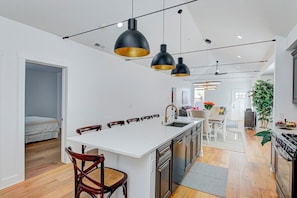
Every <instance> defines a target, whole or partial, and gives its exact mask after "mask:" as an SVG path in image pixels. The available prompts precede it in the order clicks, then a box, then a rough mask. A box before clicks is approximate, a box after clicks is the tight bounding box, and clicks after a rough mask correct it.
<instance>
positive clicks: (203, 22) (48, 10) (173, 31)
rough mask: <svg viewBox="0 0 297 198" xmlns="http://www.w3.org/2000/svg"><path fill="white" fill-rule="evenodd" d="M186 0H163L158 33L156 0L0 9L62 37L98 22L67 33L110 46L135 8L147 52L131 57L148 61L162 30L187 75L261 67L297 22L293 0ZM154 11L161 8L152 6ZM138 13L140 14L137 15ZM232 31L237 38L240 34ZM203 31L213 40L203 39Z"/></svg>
mask: <svg viewBox="0 0 297 198" xmlns="http://www.w3.org/2000/svg"><path fill="white" fill-rule="evenodd" d="M186 2H191V0H188V1H186V0H170V1H169V0H164V4H165V8H166V11H165V12H164V16H165V17H164V33H163V12H161V11H160V10H162V9H163V1H162V0H150V1H147V0H134V1H133V11H132V1H131V0H108V1H103V0H43V1H40V0H26V1H24V0H1V1H0V15H1V16H4V17H7V18H10V19H13V20H16V21H19V22H21V23H24V24H27V25H30V26H33V27H36V28H38V29H41V30H44V31H47V32H50V33H53V34H55V35H57V36H59V37H61V39H62V38H63V37H65V36H71V35H74V34H77V33H80V32H84V31H88V30H92V29H96V28H99V29H98V30H96V31H92V32H89V33H85V34H81V35H78V36H73V37H70V38H69V39H71V40H73V41H76V42H79V43H82V44H84V45H87V46H90V47H92V48H95V49H98V50H101V51H105V52H107V53H111V54H114V52H113V47H114V43H115V41H116V39H117V37H118V36H119V35H120V34H121V33H122V32H124V31H125V30H126V29H127V22H126V21H127V20H128V19H129V18H131V17H132V15H133V16H134V17H136V18H137V21H138V25H137V26H138V30H139V31H140V32H142V33H143V34H144V36H145V37H146V38H147V40H148V42H149V44H150V48H151V53H150V55H149V56H147V57H144V58H139V59H132V60H130V61H134V62H136V63H139V64H141V65H143V66H145V67H148V68H149V67H150V63H151V60H152V58H153V56H154V55H156V54H157V53H158V52H159V50H160V44H161V43H162V42H163V35H164V41H165V43H166V44H167V51H168V52H169V53H171V54H173V56H174V58H175V60H176V62H177V58H178V57H179V55H180V52H181V55H182V57H183V58H184V63H185V64H186V65H187V66H188V67H189V68H190V69H191V76H190V77H183V78H184V79H185V80H189V81H192V82H197V81H203V80H214V79H215V80H217V79H227V78H228V79H229V78H250V77H251V76H254V75H255V74H257V73H258V72H257V71H259V70H261V68H263V67H267V68H271V67H268V66H267V65H270V64H271V61H270V60H271V56H272V55H273V47H274V42H273V41H272V40H273V39H274V36H275V35H282V36H287V35H288V33H289V32H290V31H291V30H292V28H293V27H294V26H295V25H296V24H297V12H296V8H297V1H296V0H197V1H194V2H191V3H188V4H185V5H182V6H177V7H176V5H179V4H183V3H186ZM171 7H173V8H171ZM167 8H168V9H167ZM169 8H170V9H169ZM179 9H183V13H182V15H179V14H178V13H177V11H178V10H179ZM155 11H160V12H156V13H154V14H150V13H152V12H155ZM146 14H148V15H146ZM142 15H146V16H143V17H139V16H142ZM180 17H181V21H182V23H181V24H180ZM120 21H125V22H124V26H123V27H122V28H117V26H116V25H111V24H116V23H117V22H120ZM108 25H111V26H108ZM102 26H108V27H105V28H101V27H102ZM180 26H181V27H180ZM180 30H182V33H181V34H180ZM237 35H241V36H242V37H243V38H242V39H238V38H236V36H237ZM180 38H181V39H180ZM206 38H207V39H210V40H211V41H212V42H211V44H206V43H205V42H204V40H205V39H206ZM180 40H181V45H180ZM264 41H267V42H264ZM95 43H98V44H99V45H100V46H99V47H96V46H94V44H95ZM114 55H115V54H114ZM115 56H117V55H115ZM238 56H241V58H238ZM123 58H124V57H123ZM124 59H125V58H124ZM216 60H218V61H219V70H220V72H224V73H225V72H227V73H228V74H226V75H219V76H215V75H214V73H215V70H216V68H215V64H216ZM127 61H128V60H127ZM266 61H267V62H266ZM270 71H271V69H270ZM272 71H273V70H272ZM160 72H164V73H166V74H170V71H160Z"/></svg>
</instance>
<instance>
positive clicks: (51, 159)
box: [25, 61, 63, 179]
mask: <svg viewBox="0 0 297 198" xmlns="http://www.w3.org/2000/svg"><path fill="white" fill-rule="evenodd" d="M25 66H26V75H25V76H26V79H25V116H26V118H25V120H27V118H29V117H30V118H31V117H34V118H35V117H36V118H37V119H40V120H41V119H42V120H43V119H45V120H47V119H53V120H55V123H54V124H55V125H56V127H55V128H54V130H53V129H52V125H50V124H51V123H50V124H47V123H46V122H47V121H45V123H44V124H43V123H41V124H40V125H37V124H36V125H37V127H36V128H34V129H33V130H32V131H31V130H30V132H29V133H33V131H34V136H33V138H32V139H33V140H30V142H27V141H26V143H25V179H29V178H31V177H33V176H36V175H38V174H41V173H43V172H46V171H48V170H50V169H53V168H56V167H57V166H60V165H61V164H62V162H61V144H62V141H61V140H62V139H63V138H62V133H63V130H62V128H63V127H62V90H63V88H62V82H63V79H62V76H63V75H62V71H63V69H62V67H59V66H49V65H46V64H44V63H36V62H31V61H26V65H25ZM36 122H37V121H36ZM26 123H27V122H26ZM43 126H44V128H43ZM27 129H28V127H25V139H26V140H27V135H28V131H29V130H27ZM35 133H36V137H38V138H36V140H34V137H35ZM39 133H40V135H39ZM30 135H31V134H30ZM39 137H41V138H39Z"/></svg>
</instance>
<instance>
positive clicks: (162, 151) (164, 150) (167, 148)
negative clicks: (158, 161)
mask: <svg viewBox="0 0 297 198" xmlns="http://www.w3.org/2000/svg"><path fill="white" fill-rule="evenodd" d="M169 150H170V146H168V147H166V148H165V149H163V150H161V151H160V155H164V153H166V152H167V151H169Z"/></svg>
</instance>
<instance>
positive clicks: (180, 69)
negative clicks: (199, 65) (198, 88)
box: [171, 9, 190, 77]
mask: <svg viewBox="0 0 297 198" xmlns="http://www.w3.org/2000/svg"><path fill="white" fill-rule="evenodd" d="M182 12H183V10H182V9H180V10H178V12H177V13H178V14H180V41H179V42H180V57H179V58H178V63H177V65H176V67H175V69H173V70H171V76H176V77H180V76H190V70H189V68H188V66H187V65H185V64H184V63H183V58H182V57H181V32H182V31H181V26H182V25H181V22H182V20H181V13H182Z"/></svg>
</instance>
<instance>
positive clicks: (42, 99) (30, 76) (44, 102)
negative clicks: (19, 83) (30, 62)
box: [25, 69, 58, 119]
mask: <svg viewBox="0 0 297 198" xmlns="http://www.w3.org/2000/svg"><path fill="white" fill-rule="evenodd" d="M57 88H58V74H57V72H48V71H38V70H36V69H26V84H25V89H26V90H25V115H29V116H30V115H34V116H44V117H51V118H56V119H58V107H57V105H58V91H57Z"/></svg>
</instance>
